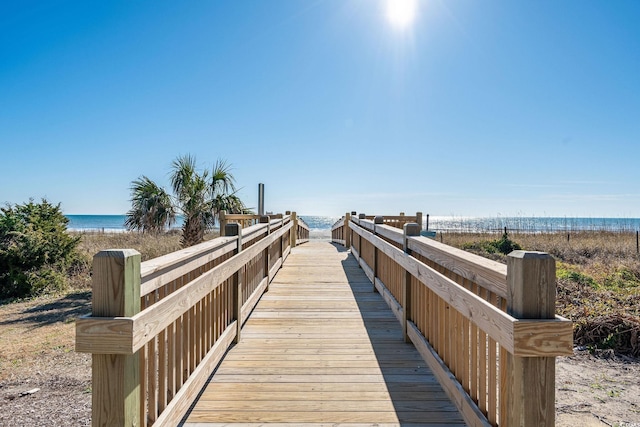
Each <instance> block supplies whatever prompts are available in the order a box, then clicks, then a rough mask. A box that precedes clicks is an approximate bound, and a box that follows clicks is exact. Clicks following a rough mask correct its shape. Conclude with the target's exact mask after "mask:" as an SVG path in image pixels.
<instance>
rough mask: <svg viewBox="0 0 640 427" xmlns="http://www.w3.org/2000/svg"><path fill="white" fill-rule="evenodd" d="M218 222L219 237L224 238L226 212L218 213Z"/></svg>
mask: <svg viewBox="0 0 640 427" xmlns="http://www.w3.org/2000/svg"><path fill="white" fill-rule="evenodd" d="M218 220H219V221H220V237H222V236H226V235H227V234H226V229H227V211H220V213H219V214H218Z"/></svg>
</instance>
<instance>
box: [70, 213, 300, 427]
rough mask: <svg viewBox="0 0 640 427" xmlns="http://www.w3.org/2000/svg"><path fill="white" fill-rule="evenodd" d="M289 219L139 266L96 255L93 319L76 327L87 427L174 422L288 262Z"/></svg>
mask: <svg viewBox="0 0 640 427" xmlns="http://www.w3.org/2000/svg"><path fill="white" fill-rule="evenodd" d="M292 218H295V214H294V215H287V216H283V215H278V216H274V217H272V218H270V219H269V220H268V222H267V223H258V224H255V225H251V226H249V227H247V228H245V229H241V230H240V231H241V234H240V236H241V237H240V236H238V235H235V236H227V237H219V238H217V239H213V240H211V241H208V242H205V243H202V244H200V245H196V246H194V247H190V248H187V249H184V250H181V251H178V252H176V253H172V254H168V255H165V256H162V257H159V258H156V259H153V260H150V261H147V262H145V263H140V255H139V254H138V253H137V252H135V251H132V250H114V251H106V252H101V253H99V254H97V255H96V257H95V258H94V275H93V288H94V291H93V295H94V296H93V306H94V310H93V313H92V315H91V316H85V317H82V318H80V319H78V320H77V322H76V351H79V352H87V353H92V354H93V360H94V363H93V370H94V372H93V390H94V393H93V414H92V423H93V425H141V426H148V425H154V426H156V425H175V424H177V423H178V422H179V421H180V419H181V418H182V416H183V415H184V413H185V411H186V410H188V408H189V406H190V404H191V401H192V399H193V397H194V396H195V394H196V393H197V392H198V391H199V390H200V388H201V387H202V385H203V384H204V382H205V381H206V379H207V377H208V376H209V375H210V373H211V370H212V369H213V367H215V365H216V364H217V363H218V362H219V361H220V360H221V358H222V357H223V355H224V353H225V352H226V351H227V349H228V348H229V346H230V345H232V343H233V341H234V339H237V338H238V337H239V334H240V330H241V328H242V324H243V323H244V320H245V319H246V318H247V317H248V315H249V313H250V312H251V310H252V309H253V307H254V306H255V305H256V304H257V302H258V300H259V298H260V296H261V295H262V293H263V292H265V291H266V290H267V289H268V284H269V281H270V280H271V279H273V277H274V275H275V273H276V272H277V270H278V269H279V268H280V267H281V266H282V264H283V263H284V261H285V260H286V258H287V256H288V254H289V253H290V250H291V244H292V242H293V241H292V238H291V232H292V230H294V225H296V227H298V228H299V229H300V230H304V229H305V224H302V225H301V224H299V223H298V224H294V223H295V221H293V220H292ZM306 229H307V230H308V227H306ZM298 233H300V231H298ZM299 235H300V234H299ZM307 238H308V234H307ZM302 241H304V233H302V235H301V237H300V238H299V243H301V242H302ZM240 242H241V243H240ZM123 301H124V302H123ZM123 304H124V305H123ZM136 304H137V305H136ZM121 307H125V310H122V309H121ZM114 361H115V362H116V363H115V364H114V363H113V362H114Z"/></svg>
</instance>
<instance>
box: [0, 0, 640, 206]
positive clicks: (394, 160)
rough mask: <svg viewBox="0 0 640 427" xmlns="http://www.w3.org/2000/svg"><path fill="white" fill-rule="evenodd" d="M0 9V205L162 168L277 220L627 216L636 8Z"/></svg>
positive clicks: (149, 4)
mask: <svg viewBox="0 0 640 427" xmlns="http://www.w3.org/2000/svg"><path fill="white" fill-rule="evenodd" d="M386 3H387V2H386V1H383V0H379V1H378V0H304V1H303V0H289V1H284V0H283V1H279V0H268V1H267V0H254V1H249V0H234V1H213V0H210V1H107V2H87V1H51V2H49V1H42V0H39V1H27V0H20V1H3V2H1V3H0V203H2V202H10V203H22V202H25V201H27V200H28V199H29V198H30V197H33V198H35V199H39V198H41V197H45V196H46V197H47V198H48V199H49V200H50V201H52V202H61V203H62V208H63V211H64V212H65V213H68V214H91V213H96V214H110V213H112V214H121V213H125V212H126V211H127V210H128V209H129V197H130V194H129V186H130V183H131V181H132V180H134V179H136V178H138V177H139V176H141V175H147V176H149V177H150V178H152V179H154V180H157V181H158V182H160V183H163V184H164V185H165V186H167V185H168V183H167V173H168V171H169V168H170V164H171V161H172V160H173V159H175V158H176V157H177V156H178V155H181V154H187V153H190V154H193V155H195V156H196V157H197V159H198V161H199V162H200V164H201V165H202V167H206V166H211V165H212V164H213V163H214V162H215V160H216V159H217V158H223V159H226V160H227V161H229V162H231V163H232V164H233V167H234V169H233V172H234V174H235V176H236V178H237V181H238V184H239V185H240V186H241V187H243V189H242V190H241V192H240V196H241V197H242V198H243V199H244V200H245V201H246V202H247V204H248V205H250V206H256V204H257V187H258V183H260V182H263V183H265V185H266V208H267V209H268V210H273V211H276V212H281V211H284V210H296V211H298V212H299V213H301V214H307V215H308V214H320V215H336V216H337V215H341V214H342V213H344V212H345V211H351V210H356V211H358V212H366V213H371V214H396V213H397V212H398V211H400V210H403V211H406V212H415V211H423V212H425V213H430V214H432V215H451V214H453V215H459V216H485V215H486V216H495V215H519V216H528V215H534V216H587V217H598V216H621V217H640V186H639V184H640V166H639V162H640V24H639V23H640V1H637V0H615V1H609V0H598V1H595V0H576V1H569V0H536V1H533V0H530V1H515V0H508V1H507V0H503V1H492V0H483V1H477V0H419V1H418V4H417V10H416V14H415V16H414V18H413V20H412V21H411V20H410V22H409V23H408V24H407V25H406V26H404V27H399V26H398V25H393V24H392V23H391V22H390V19H389V16H388V13H387V5H386Z"/></svg>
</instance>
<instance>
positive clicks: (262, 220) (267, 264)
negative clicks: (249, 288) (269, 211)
mask: <svg viewBox="0 0 640 427" xmlns="http://www.w3.org/2000/svg"><path fill="white" fill-rule="evenodd" d="M260 223H261V224H265V223H266V224H267V237H268V236H269V235H270V234H271V220H270V219H269V217H268V216H266V215H263V216H261V217H260ZM270 247H271V246H267V248H266V249H265V250H264V255H263V257H264V275H265V277H266V278H267V287H266V288H265V290H264V291H265V292H267V291H268V290H269V283H271V277H269V267H270V266H271V260H270V259H269V257H270V256H271V250H270Z"/></svg>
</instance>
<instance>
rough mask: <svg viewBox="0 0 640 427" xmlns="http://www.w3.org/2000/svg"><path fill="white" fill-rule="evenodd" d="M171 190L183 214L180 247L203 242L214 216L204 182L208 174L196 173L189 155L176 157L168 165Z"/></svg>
mask: <svg viewBox="0 0 640 427" xmlns="http://www.w3.org/2000/svg"><path fill="white" fill-rule="evenodd" d="M172 168H173V172H172V174H171V187H172V188H173V192H174V194H175V197H176V201H177V204H178V207H179V209H180V210H181V211H182V214H183V215H184V223H183V225H182V240H181V244H182V247H185V248H186V247H187V246H192V245H195V244H197V243H200V242H202V241H203V240H204V233H205V231H206V230H207V229H209V228H211V227H213V224H214V221H215V217H214V214H213V204H212V198H211V188H210V183H209V182H208V180H207V178H208V175H209V174H208V171H206V170H205V171H204V172H203V173H202V174H199V173H198V172H197V171H196V159H195V157H193V156H191V155H186V156H182V157H178V158H177V159H176V160H174V161H173V164H172Z"/></svg>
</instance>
